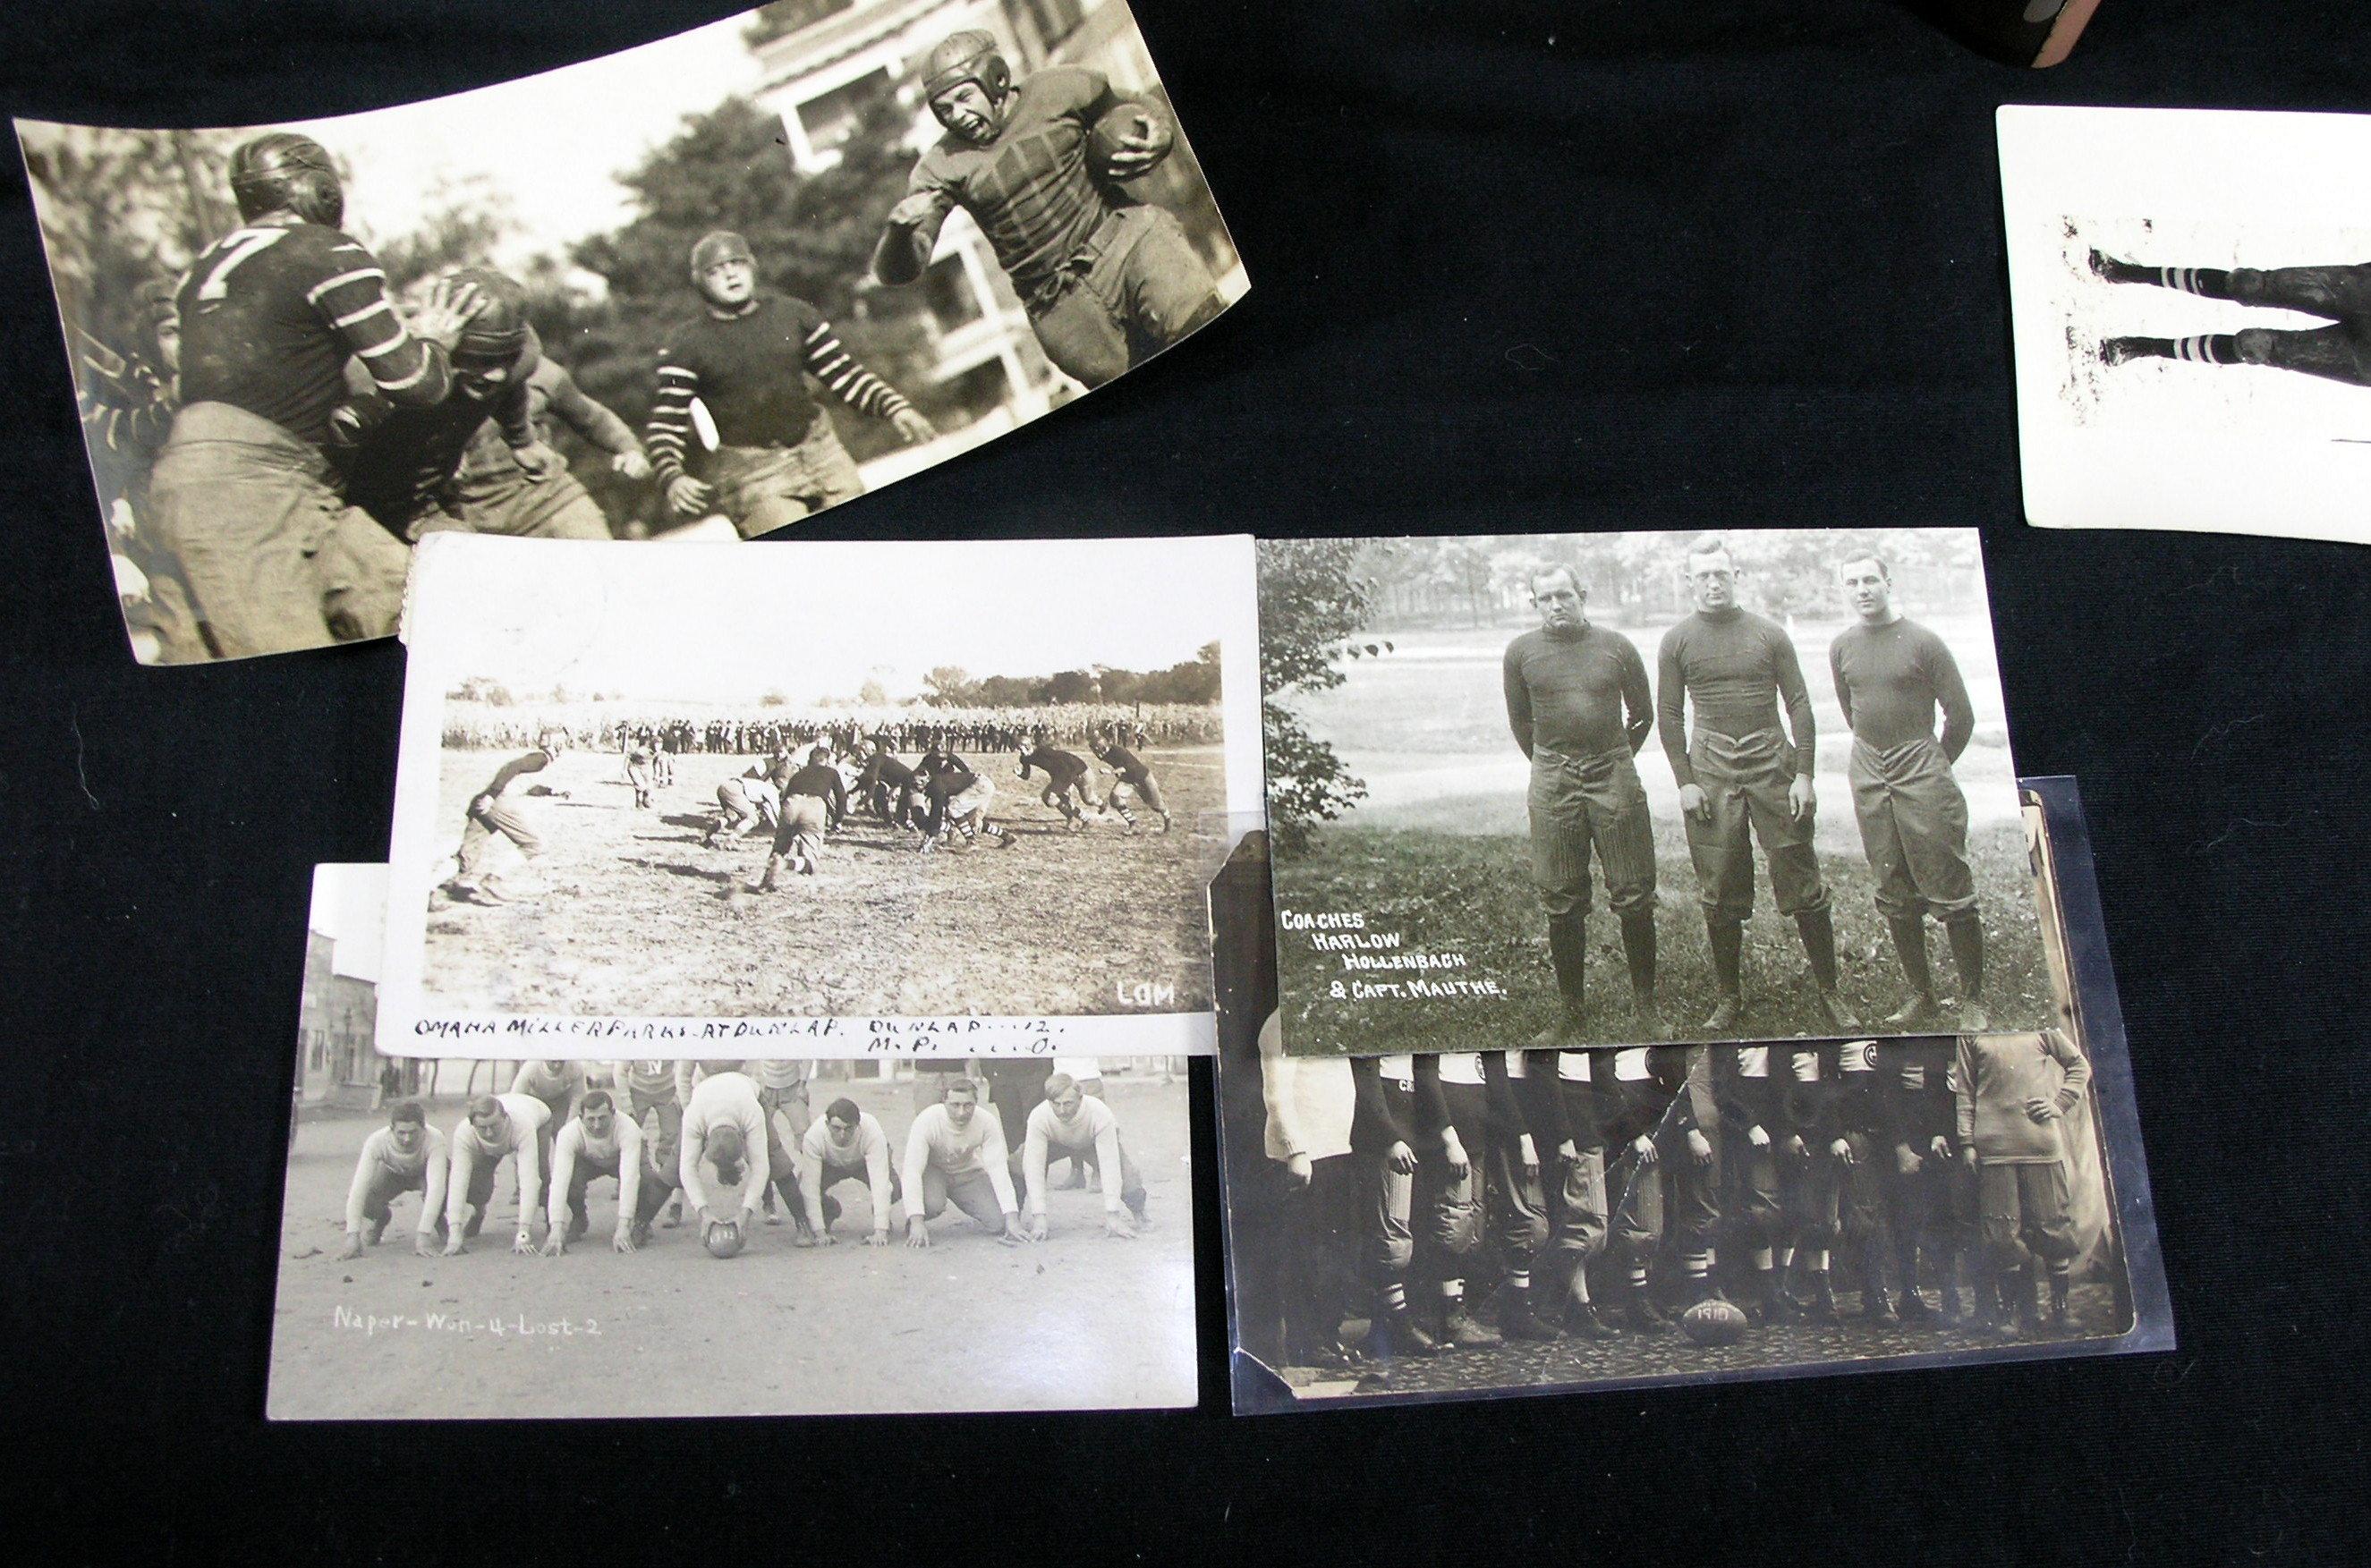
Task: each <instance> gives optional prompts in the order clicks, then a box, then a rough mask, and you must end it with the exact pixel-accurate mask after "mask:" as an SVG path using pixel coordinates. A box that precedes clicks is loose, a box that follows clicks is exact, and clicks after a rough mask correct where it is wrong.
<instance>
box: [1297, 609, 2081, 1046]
mask: <svg viewBox="0 0 2371 1568" xmlns="http://www.w3.org/2000/svg"><path fill="white" fill-rule="evenodd" d="M1836 629H1838V628H1836V627H1833V626H1802V627H1798V628H1796V629H1795V640H1796V645H1797V647H1798V650H1800V651H1801V652H1802V656H1803V659H1804V663H1805V676H1806V679H1807V682H1808V684H1809V686H1810V692H1811V697H1812V705H1813V709H1814V713H1815V722H1816V725H1817V728H1818V733H1819V736H1820V741H1819V771H1818V775H1817V778H1816V779H1815V783H1816V786H1817V789H1818V792H1819V799H1820V809H1819V815H1818V820H1817V824H1816V831H1815V836H1814V843H1815V845H1816V847H1817V849H1818V851H1819V855H1820V863H1821V869H1822V874H1823V876H1824V877H1825V879H1826V882H1827V885H1828V889H1829V894H1830V898H1831V903H1832V905H1833V909H1834V918H1835V926H1836V940H1837V947H1838V950H1839V951H1838V958H1839V963H1840V965H1841V968H1842V972H1843V994H1844V996H1845V1000H1846V1002H1847V1003H1848V1004H1849V1005H1850V1006H1851V1007H1852V1008H1853V1009H1854V1011H1855V1012H1856V1015H1858V1016H1859V1018H1860V1019H1861V1020H1862V1021H1863V1022H1864V1023H1865V1024H1866V1023H1873V1022H1874V1021H1875V1020H1877V1019H1879V1018H1881V1017H1882V1016H1883V1015H1885V1014H1886V1013H1889V1012H1891V1011H1892V1010H1893V1009H1894V1008H1895V1007H1896V1006H1898V1005H1899V1003H1900V1001H1901V999H1902V996H1903V991H1902V984H1903V982H1902V979H1901V971H1900V968H1899V965H1898V964H1897V963H1896V962H1895V959H1894V955H1893V948H1892V942H1891V938H1890V937H1889V936H1888V935H1887V933H1886V930H1885V925H1884V922H1883V920H1882V919H1881V918H1879V916H1878V914H1877V910H1876V906H1875V904H1874V902H1873V897H1872V894H1873V890H1874V882H1873V879H1872V878H1871V876H1870V874H1869V871H1868V865H1867V861H1866V859H1865V856H1864V852H1863V850H1862V847H1861V842H1860V832H1859V827H1858V825H1857V823H1856V820H1855V817H1854V814H1853V808H1852V790H1851V787H1850V784H1849V782H1848V780H1847V778H1846V777H1845V761H1846V758H1847V756H1848V755H1849V748H1850V745H1851V736H1850V733H1849V732H1848V731H1847V730H1846V728H1845V722H1844V715H1843V711H1842V709H1839V708H1838V707H1837V705H1836V701H1835V696H1834V691H1833V685H1832V683H1831V682H1830V680H1829V678H1828V671H1827V660H1826V648H1827V645H1828V642H1829V640H1830V639H1831V638H1832V637H1833V634H1834V632H1835V630H1836ZM1937 630H1938V631H1940V632H1941V633H1942V634H1943V635H1944V636H1945V637H1946V638H1947V639H1948V640H1949V642H1950V644H1951V646H1952V648H1953V650H1954V651H1955V652H1956V653H1957V654H1958V656H1959V658H1960V663H1961V669H1962V673H1963V674H1965V676H1966V678H1967V682H1968V686H1969V689H1970V692H1971V695H1972V698H1973V699H1974V701H1975V705H1976V732H1975V739H1974V741H1973V742H1972V744H1970V746H1969V747H1968V750H1967V751H1966V752H1965V753H1964V754H1963V755H1961V757H1960V762H1959V765H1958V767H1957V768H1956V769H1955V771H1956V774H1957V776H1958V778H1959V780H1960V787H1961V789H1962V790H1964V791H1965V793H1966V795H1967V797H1968V804H1969V814H1970V818H1971V824H1972V827H1971V837H1970V850H1971V858H1972V860H1973V861H1974V864H1975V869H1976V882H1977V892H1978V895H1979V897H1980V899H1981V907H1982V910H1983V914H1984V926H1985V931H1986V936H1987V954H1986V960H1987V962H1986V981H1985V996H1984V1002H1985V1005H1986V1007H1987V1008H1988V1009H1989V1010H1990V1012H1991V1015H1992V1019H1993V1022H1994V1024H1995V1027H1998V1028H2003V1029H2014V1028H2021V1027H2038V1026H2039V1025H2040V1024H2041V1023H2042V1022H2044V1021H2046V1020H2047V1019H2048V1017H2049V1014H2050V1010H2051V1001H2050V994H2049V984H2048V972H2047V970H2046V968H2045V966H2044V963H2043V959H2042V952H2041V925H2040V920H2039V915H2038V911H2037V908H2036V904H2035V897H2034V891H2033V885H2032V879H2031V876H2030V870H2029V863H2028V860H2027V856H2026V845H2025V832H2024V826H2023V823H2022V820H2021V818H2020V815H2019V808H2018V794H2017V781H2016V773H2015V767H2014V764H2013V762H2012V760H2011V758H2010V755H2009V752H2008V745H2007V727H2006V723H2005V721H2004V718H2003V715H2002V712H2001V709H2000V701H1999V686H1998V680H1997V676H1996V674H1995V665H1994V656H1993V648H1992V642H1991V639H1990V636H1989V633H1988V630H1987V629H1986V628H1984V626H1983V625H1982V623H1981V622H1967V623H1953V622H1946V623H1938V624H1937ZM1514 635H1515V633H1514V631H1513V630H1512V629H1509V628H1486V629H1482V630H1434V631H1423V632H1417V633H1412V634H1408V635H1406V636H1394V639H1393V641H1394V649H1393V651H1392V652H1390V653H1388V654H1385V655H1383V656H1382V657H1381V658H1378V659H1362V660H1359V661H1357V662H1355V663H1351V664H1350V665H1348V666H1347V674H1348V676H1349V679H1348V680H1347V683H1346V684H1345V685H1343V686H1340V687H1338V688H1336V690H1333V691H1330V692H1323V693H1317V694H1312V695H1304V696H1297V697H1295V698H1293V699H1292V704H1291V705H1292V707H1293V708H1294V709H1296V711H1298V712H1299V713H1300V714H1301V717H1302V719H1303V720H1304V721H1306V722H1307V724H1308V725H1309V727H1310V729H1311V731H1312V732H1313V733H1314V734H1316V735H1318V736H1319V737H1320V738H1322V739H1324V740H1327V741H1330V742H1332V743H1333V744H1334V745H1335V746H1336V749H1337V751H1338V752H1339V753H1340V754H1341V755H1342V758H1343V761H1344V762H1345V764H1346V765H1347V767H1349V769H1350V771H1351V772H1352V773H1354V774H1356V775H1358V776H1359V778H1361V779H1362V780H1364V781H1365V783H1366V785H1367V788H1368V796H1367V799H1366V800H1365V801H1362V802H1361V803H1360V804H1359V806H1357V807H1355V808H1354V809H1352V810H1351V811H1350V812H1349V813H1346V814H1345V815H1344V816H1343V817H1342V818H1341V819H1340V820H1339V821H1337V822H1335V823H1331V824H1322V825H1321V826H1319V827H1318V828H1317V830H1316V831H1315V833H1314V834H1313V836H1312V839H1311V843H1310V847H1308V849H1307V850H1305V851H1304V852H1302V853H1301V854H1298V855H1285V854H1279V855H1278V857H1277V859H1276V866H1275V875H1276V888H1277V904H1278V909H1279V910H1280V911H1287V912H1300V913H1324V912H1352V911H1359V912H1363V913H1364V914H1365V915H1366V917H1367V925H1368V928H1369V929H1370V930H1372V931H1381V932H1396V933H1398V934H1399V937H1400V941H1401V946H1402V949H1403V950H1404V951H1408V952H1412V953H1415V952H1422V953H1435V954H1450V953H1453V954H1462V955H1463V958H1464V960H1465V961H1466V963H1465V966H1464V967H1462V968H1456V969H1449V970H1442V971H1416V972H1409V973H1396V972H1383V973H1369V974H1352V973H1350V972H1348V971H1347V970H1345V968H1344V967H1343V965H1342V962H1341V959H1340V958H1338V957H1336V956H1334V955H1331V954H1324V953H1320V952H1318V951H1315V950H1314V946H1313V942H1312V940H1311V938H1310V935H1309V934H1308V933H1305V932H1302V933H1296V932H1292V931H1290V930H1286V931H1284V932H1283V933H1281V935H1280V938H1279V940H1280V943H1281V946H1282V953H1281V963H1282V969H1281V981H1282V986H1283V997H1284V1017H1285V1024H1286V1037H1287V1038H1288V1039H1289V1040H1290V1041H1291V1042H1292V1047H1291V1048H1292V1049H1293V1050H1294V1051H1295V1052H1296V1053H1299V1052H1301V1051H1304V1050H1306V1051H1309V1052H1312V1053H1314V1054H1336V1053H1344V1052H1348V1053H1355V1054H1359V1055H1366V1054H1370V1053H1376V1052H1399V1051H1412V1050H1413V1051H1420V1050H1441V1049H1458V1048H1470V1049H1495V1048H1501V1047H1505V1046H1509V1045H1518V1044H1521V1043H1524V1042H1525V1041H1526V1040H1527V1039H1528V1038H1529V1037H1530V1036H1531V1035H1532V1034H1533V1033H1534V1032H1537V1031H1539V1030H1540V1029H1542V1028H1544V1027H1545V1026H1546V1025H1547V1024H1548V1023H1550V1022H1551V1021H1553V1020H1554V1019H1555V1018H1556V1015H1557V1011H1558V1008H1557V1003H1556V994H1555V983H1554V979H1553V975H1552V974H1551V971H1550V967H1549V963H1548V952H1547V939H1546V929H1545V922H1544V916H1543V915H1542V913H1541V910H1540V905H1539V899H1538V894H1536V892H1535V891H1534V890H1533V887H1532V880H1531V860H1530V842H1529V825H1528V819H1527V813H1526V809H1525V804H1524V797H1525V790H1526V787H1527V783H1528V780H1529V777H1530V772H1529V765H1528V763H1526V761H1525V760H1524V758H1523V755H1522V754H1521V751H1520V750H1518V749H1517V747H1516V745H1515V743H1514V739H1513V736H1512V735H1511V734H1510V733H1509V731H1508V729H1507V721H1506V703H1505V698H1504V696H1503V694H1502V690H1501V684H1500V663H1499V662H1500V659H1501V658H1502V656H1503V654H1504V652H1505V650H1506V645H1507V643H1508V641H1509V640H1511V638H1512V637H1513V636H1514ZM1626 635H1628V636H1629V637H1631V639H1632V640H1634V641H1635V642H1637V644H1638V647H1639V651H1640V653H1641V656H1642V657H1643V658H1644V659H1645V661H1646V663H1647V666H1648V670H1649V671H1650V672H1651V671H1653V669H1654V667H1655V654H1656V647H1657V644H1658V641H1659V640H1660V628H1648V629H1639V630H1632V631H1628V632H1627V633H1626ZM1638 773H1639V778H1640V780H1641V782H1642V783H1643V784H1644V785H1645V787H1646V790H1647V798H1648V809H1649V811H1650V813H1652V815H1653V817H1654V821H1655V847H1656V863H1657V872H1658V876H1657V881H1658V886H1659V893H1660V912H1659V914H1658V917H1657V920H1656V933H1657V946H1658V949H1659V959H1660V963H1659V980H1660V993H1661V1000H1662V1006H1663V1012H1664V1020H1663V1022H1664V1030H1663V1032H1662V1037H1664V1038H1671V1039H1689V1038H1696V1037H1698V1036H1696V1035H1694V1032H1693V1030H1694V1025H1695V1024H1696V1023H1697V1022H1698V1021H1699V1020H1702V1019H1703V1018H1704V1017H1705V1015H1706V1014H1707V1013H1708V1012H1709V1011H1710V1010H1711V1009H1712V1006H1713V1003H1714V1001H1715V1000H1716V997H1715V992H1714V986H1713V984H1712V977H1711V963H1710V956H1709V954H1708V952H1707V951H1706V937H1705V930H1704V921H1703V917H1702V916H1701V915H1700V914H1699V913H1698V905H1697V898H1696V887H1697V884H1696V879H1695V872H1694V867H1693V866H1692V865H1691V864H1690V862H1689V859H1688V854H1687V840H1686V836H1685V833H1684V831H1683V827H1682V825H1681V813H1680V806H1679V787H1678V783H1677V781H1676V780H1675V779H1674V778H1672V776H1671V767H1670V765H1669V764H1668V763H1667V762H1666V761H1665V760H1664V758H1663V756H1662V754H1661V747H1660V735H1658V736H1656V737H1653V738H1650V739H1649V740H1648V743H1647V745H1646V748H1645V749H1644V750H1643V751H1642V752H1641V753H1640V754H1639V757H1638ZM1754 870H1755V876H1756V879H1757V886H1758V891H1757V894H1756V904H1757V908H1756V910H1755V913H1754V917H1753V918H1752V921H1751V922H1749V923H1748V925H1747V927H1746V988H1747V997H1748V1010H1747V1026H1748V1028H1749V1029H1750V1031H1751V1032H1752V1033H1753V1034H1755V1035H1757V1036H1761V1035H1768V1036H1770V1037H1774V1038H1775V1037H1780V1036H1785V1035H1789V1034H1798V1033H1804V1032H1814V1030H1815V1025H1814V1022H1813V1019H1812V1016H1811V1012H1810V1009H1809V1008H1808V1007H1807V1006H1806V1005H1805V1004H1806V1003H1807V1001H1808V1000H1809V986H1810V980H1809V978H1808V974H1809V972H1808V969H1807V966H1806V964H1805V962H1804V959H1803V950H1802V944H1801V941H1800V940H1799V939H1798V936H1797V934H1796V931H1795V927H1794V922H1793V921H1791V920H1785V919H1782V918H1781V917H1779V916H1778V915H1777V913H1776V912H1775V908H1774V907H1773V906H1772V905H1771V902H1770V891H1769V883H1768V867H1767V865H1766V863H1764V861H1763V860H1762V859H1761V858H1760V856H1759V853H1758V851H1757V855H1756V860H1755V868H1754ZM1597 894H1598V898H1597V904H1598V914H1597V917H1596V918H1594V919H1592V920H1591V921H1590V944H1589V945H1590V952H1589V989H1590V997H1591V998H1592V1001H1591V1007H1590V1023H1591V1025H1592V1027H1593V1029H1594V1030H1595V1031H1596V1032H1595V1034H1594V1036H1593V1037H1594V1038H1595V1039H1596V1040H1597V1041H1598V1043H1604V1044H1622V1043H1635V1042H1637V1040H1638V1038H1639V1036H1640V1035H1641V1033H1642V1031H1640V1030H1638V1029H1637V1027H1636V1024H1635V1020H1634V1019H1633V1017H1632V1014H1631V1009H1630V1005H1629V983H1628V979H1627V974H1626V971H1625V968H1624V965H1623V959H1622V952H1621V947H1620V941H1619V936H1618V932H1617V929H1616V927H1615V922H1614V920H1613V917H1612V916H1611V915H1610V914H1608V913H1606V912H1605V909H1604V903H1603V886H1602V882H1600V884H1599V886H1598V889H1597ZM1928 948H1929V962H1930V963H1932V964H1933V965H1934V968H1935V977H1936V982H1937V986H1938V988H1939V989H1941V990H1943V991H1945V992H1949V991H1950V990H1951V989H1953V988H1954V986H1955V982H1956V976H1955V975H1954V974H1953V972H1952V969H1951V965H1950V959H1949V953H1948V951H1946V949H1945V946H1944V942H1943V938H1942V933H1941V931H1940V930H1939V929H1935V928H1930V940H1929V943H1928ZM1417 976H1420V977H1422V978H1426V979H1431V980H1443V979H1447V980H1465V981H1480V982H1496V984H1497V985H1498V986H1499V987H1500V989H1501V990H1503V991H1504V993H1505V996H1504V997H1453V998H1428V999H1411V998H1409V997H1393V996H1382V997H1363V998H1362V997H1357V996H1351V995H1346V996H1344V997H1338V998H1337V997H1332V996H1330V995H1329V994H1328V990H1329V987H1330V986H1332V985H1334V984H1336V983H1337V982H1338V983H1341V984H1343V985H1344V986H1345V989H1346V991H1347V990H1348V989H1349V987H1350V983H1351V982H1352V981H1354V980H1365V981H1369V982H1372V981H1375V980H1382V981H1405V980H1407V979H1409V978H1411V977H1417ZM1817 1032H1828V1031H1826V1030H1825V1029H1824V1026H1817Z"/></svg>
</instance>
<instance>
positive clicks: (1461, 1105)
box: [1414, 1051, 1500, 1349]
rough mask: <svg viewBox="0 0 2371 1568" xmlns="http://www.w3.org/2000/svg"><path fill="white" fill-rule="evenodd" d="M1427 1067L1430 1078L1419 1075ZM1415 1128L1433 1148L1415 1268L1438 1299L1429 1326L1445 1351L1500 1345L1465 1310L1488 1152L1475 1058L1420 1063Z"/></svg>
mask: <svg viewBox="0 0 2371 1568" xmlns="http://www.w3.org/2000/svg"><path fill="white" fill-rule="evenodd" d="M1427 1066H1430V1067H1431V1069H1432V1070H1431V1071H1430V1072H1429V1073H1428V1072H1426V1071H1425V1070H1424V1069H1425V1068H1426V1067H1427ZM1416 1092H1417V1131H1418V1133H1419V1134H1420V1135H1428V1142H1431V1141H1435V1140H1437V1141H1438V1144H1439V1147H1440V1156H1439V1158H1434V1157H1433V1155H1432V1154H1431V1152H1430V1151H1429V1149H1428V1151H1427V1153H1426V1155H1425V1158H1423V1159H1420V1160H1419V1161H1418V1162H1417V1170H1416V1191H1415V1194H1414V1212H1415V1215H1416V1216H1417V1266H1418V1268H1419V1269H1420V1271H1421V1272H1422V1273H1423V1274H1424V1275H1425V1277H1426V1279H1427V1280H1428V1283H1429V1284H1430V1285H1431V1286H1432V1287H1433V1290H1434V1292H1435V1293H1436V1296H1437V1300H1436V1302H1435V1304H1434V1312H1435V1316H1434V1318H1433V1322H1432V1325H1431V1326H1432V1327H1433V1329H1434V1334H1433V1337H1434V1339H1435V1340H1436V1341H1437V1342H1438V1343H1440V1344H1441V1345H1443V1346H1446V1347H1449V1348H1452V1349H1463V1348H1466V1347H1470V1346H1474V1345H1486V1344H1497V1343H1499V1341H1500V1336H1499V1335H1498V1333H1497V1332H1495V1331H1493V1330H1491V1329H1488V1328H1486V1327H1484V1326H1483V1325H1482V1324H1481V1323H1479V1322H1477V1321H1476V1320H1475V1318H1474V1315H1473V1314H1472V1313H1471V1312H1470V1311H1468V1310H1467V1309H1466V1302H1465V1275H1466V1271H1467V1269H1468V1267H1469V1265H1470V1264H1471V1262H1472V1261H1473V1259H1474V1257H1475V1254H1476V1253H1477V1252H1478V1251H1480V1250H1481V1246H1482V1239H1483V1230H1484V1225H1485V1221H1484V1214H1483V1205H1484V1201H1485V1200H1484V1197H1483V1185H1484V1182H1485V1181H1486V1163H1485V1162H1486V1161H1487V1159H1489V1158H1490V1155H1491V1152H1492V1141H1491V1140H1492V1137H1493V1135H1494V1129H1493V1128H1492V1126H1491V1124H1490V1105H1489V1099H1488V1084H1487V1079H1486V1077H1485V1075H1484V1072H1483V1067H1482V1057H1481V1055H1480V1053H1478V1052H1474V1051H1444V1052H1442V1053H1440V1055H1434V1056H1425V1057H1420V1058H1418V1059H1417V1079H1416Z"/></svg>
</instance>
